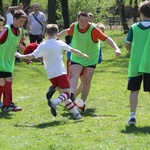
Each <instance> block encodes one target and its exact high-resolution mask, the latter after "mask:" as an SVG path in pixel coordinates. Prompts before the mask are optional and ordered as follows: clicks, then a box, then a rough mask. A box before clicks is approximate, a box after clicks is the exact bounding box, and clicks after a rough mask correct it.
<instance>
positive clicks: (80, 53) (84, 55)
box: [70, 49, 89, 59]
mask: <svg viewBox="0 0 150 150" xmlns="http://www.w3.org/2000/svg"><path fill="white" fill-rule="evenodd" d="M70 52H71V53H74V54H76V55H79V56H81V57H84V58H86V59H89V56H88V55H86V54H83V53H82V52H80V51H79V50H77V49H71V51H70Z"/></svg>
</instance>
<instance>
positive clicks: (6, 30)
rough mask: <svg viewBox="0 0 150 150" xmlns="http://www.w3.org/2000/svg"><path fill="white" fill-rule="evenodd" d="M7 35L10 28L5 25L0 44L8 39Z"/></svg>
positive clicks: (0, 35) (0, 36)
mask: <svg viewBox="0 0 150 150" xmlns="http://www.w3.org/2000/svg"><path fill="white" fill-rule="evenodd" d="M7 35H8V29H7V28H5V27H4V28H3V29H2V30H1V32H0V44H3V43H4V42H5V41H6V39H7Z"/></svg>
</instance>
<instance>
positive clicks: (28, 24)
mask: <svg viewBox="0 0 150 150" xmlns="http://www.w3.org/2000/svg"><path fill="white" fill-rule="evenodd" d="M27 30H28V35H30V22H29V21H28V23H27Z"/></svg>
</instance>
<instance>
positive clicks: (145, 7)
mask: <svg viewBox="0 0 150 150" xmlns="http://www.w3.org/2000/svg"><path fill="white" fill-rule="evenodd" d="M139 11H140V13H142V14H143V15H144V16H145V17H148V18H150V1H144V2H142V3H141V4H140V7H139Z"/></svg>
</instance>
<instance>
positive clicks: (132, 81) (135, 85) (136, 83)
mask: <svg viewBox="0 0 150 150" xmlns="http://www.w3.org/2000/svg"><path fill="white" fill-rule="evenodd" d="M142 78H143V77H142V75H141V76H137V77H132V78H129V80H128V88H127V89H128V90H130V91H131V93H130V117H129V120H128V124H129V125H135V124H136V109H137V105H138V94H139V90H140V86H141V82H142Z"/></svg>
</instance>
